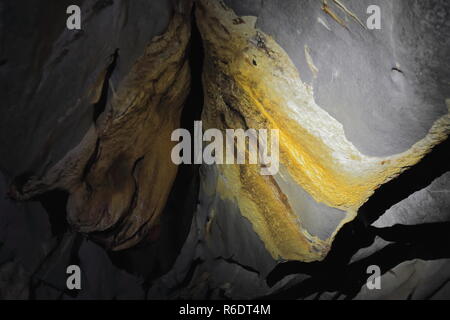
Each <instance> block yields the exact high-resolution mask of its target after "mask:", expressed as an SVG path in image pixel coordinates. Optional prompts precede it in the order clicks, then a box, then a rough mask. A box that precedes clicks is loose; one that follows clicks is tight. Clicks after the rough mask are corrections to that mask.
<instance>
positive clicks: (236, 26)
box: [196, 0, 450, 261]
mask: <svg viewBox="0 0 450 320" xmlns="http://www.w3.org/2000/svg"><path fill="white" fill-rule="evenodd" d="M196 17H197V23H198V25H199V29H200V32H201V35H202V38H203V41H204V44H205V50H206V61H205V68H204V70H205V73H204V76H203V77H204V78H203V82H204V86H205V107H204V112H203V116H202V118H203V122H204V124H205V129H208V128H220V129H222V130H224V129H227V128H232V129H238V128H243V129H245V128H255V129H279V130H280V162H281V164H280V166H282V167H283V168H285V170H286V171H287V172H288V174H289V175H290V176H291V178H292V179H293V180H294V181H295V182H296V183H297V184H298V185H299V186H301V188H303V189H304V190H305V191H306V192H308V193H309V194H310V195H311V196H312V197H313V198H314V199H315V200H316V201H317V202H320V203H323V204H326V205H327V206H329V207H333V208H337V209H341V210H344V211H345V212H347V216H346V218H345V219H344V220H343V221H341V223H340V224H339V226H338V227H337V228H336V230H335V232H334V233H333V235H332V236H330V237H329V238H328V239H326V240H320V239H318V238H317V237H313V236H311V235H310V234H309V233H308V232H307V231H306V230H305V229H304V228H303V227H302V225H301V221H300V222H299V221H298V219H296V217H298V216H301V215H298V214H296V212H295V211H294V209H293V208H291V206H290V205H289V201H288V199H287V198H286V196H285V195H284V194H283V192H282V191H281V189H280V187H279V186H278V185H277V183H276V181H275V179H274V178H273V177H270V176H269V177H267V176H261V175H260V173H259V170H260V168H259V167H258V166H256V165H219V166H218V167H219V172H220V175H219V179H218V185H217V190H218V191H219V193H220V196H221V197H223V198H228V199H231V200H233V201H234V202H236V203H237V204H238V206H239V208H240V210H241V212H242V214H243V215H244V216H245V217H246V218H248V219H249V220H250V221H251V223H252V225H253V227H254V229H255V231H256V232H257V234H258V235H259V236H260V238H261V239H262V241H263V242H264V243H265V245H266V247H267V249H268V250H269V252H270V253H271V254H272V255H273V257H274V258H279V259H293V260H301V261H315V260H320V259H323V258H324V257H325V256H326V254H327V252H328V250H329V247H330V245H331V243H332V241H333V238H334V236H335V234H336V233H337V231H338V230H339V229H340V228H341V227H342V225H343V224H344V223H346V222H348V221H350V220H352V219H353V218H354V217H355V216H356V213H357V211H358V209H359V208H360V207H361V206H362V205H363V204H364V203H365V202H366V201H367V200H368V198H369V197H370V196H371V195H372V194H373V193H374V191H375V190H376V189H377V188H378V187H380V186H381V185H382V184H384V183H386V182H388V181H389V180H391V179H393V178H395V177H396V176H398V175H399V174H400V173H402V172H403V171H404V170H406V169H407V168H408V167H411V166H413V165H415V164H416V163H417V162H418V161H420V159H421V158H422V157H423V156H424V155H425V154H427V153H428V152H429V151H430V150H431V149H432V148H433V147H434V146H435V145H437V144H439V143H440V142H442V141H443V140H445V139H446V138H447V136H448V134H449V132H450V116H449V114H447V115H445V116H443V117H441V118H440V119H439V120H437V121H436V122H435V123H434V125H433V126H432V128H431V129H430V131H429V133H428V135H427V136H426V137H425V138H424V139H422V140H420V141H418V142H417V143H416V144H414V145H413V146H412V147H411V148H410V149H409V150H407V151H405V152H403V153H401V154H398V155H394V156H390V157H385V158H376V157H368V156H365V155H363V154H361V153H360V152H359V151H358V150H357V149H356V147H355V146H354V145H353V144H352V143H351V142H349V141H348V140H347V139H346V137H345V134H344V130H343V127H342V125H341V124H340V123H339V122H338V121H337V120H335V119H334V118H333V117H331V116H330V115H329V114H328V113H327V112H326V111H324V110H323V109H322V108H320V106H318V105H317V104H316V102H315V101H314V96H313V88H311V87H308V86H307V85H305V84H304V83H303V82H302V81H301V78H300V76H299V74H298V71H297V69H296V68H295V66H294V64H293V63H292V61H291V60H290V59H289V57H288V55H287V54H286V52H285V51H284V50H283V49H282V48H281V47H280V46H279V45H278V44H277V43H276V42H275V41H274V40H273V39H272V38H271V37H270V36H268V35H266V34H264V33H263V32H262V31H260V30H258V29H255V28H254V21H255V19H254V18H250V17H243V18H240V17H238V16H237V15H236V14H235V13H234V12H233V11H232V10H231V9H229V8H227V7H226V6H225V5H224V4H223V3H222V2H220V1H217V0H199V1H197V10H196ZM305 63H306V62H305Z"/></svg>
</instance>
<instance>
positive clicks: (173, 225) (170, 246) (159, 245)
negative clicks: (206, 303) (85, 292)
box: [109, 17, 204, 286]
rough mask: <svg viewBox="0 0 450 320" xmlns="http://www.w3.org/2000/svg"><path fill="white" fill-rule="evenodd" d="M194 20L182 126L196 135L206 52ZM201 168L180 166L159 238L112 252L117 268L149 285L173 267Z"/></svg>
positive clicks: (194, 202)
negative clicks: (138, 276)
mask: <svg viewBox="0 0 450 320" xmlns="http://www.w3.org/2000/svg"><path fill="white" fill-rule="evenodd" d="M191 23H192V30H191V40H190V45H189V48H188V52H187V55H188V56H189V63H190V68H191V88H190V93H189V95H188V97H187V99H186V102H185V105H184V108H183V111H182V115H181V120H180V128H183V129H186V130H188V131H189V132H190V133H191V135H193V133H194V126H193V125H194V121H196V120H200V119H201V113H202V109H203V85H202V74H203V73H202V70H203V59H204V51H203V42H202V39H201V36H200V32H199V31H198V29H197V25H196V23H195V20H194V18H193V17H192V22H191ZM192 152H193V151H192ZM199 168H200V166H199V165H186V164H182V165H180V166H178V172H177V176H176V178H175V181H174V183H173V186H172V189H171V191H170V193H169V196H168V200H167V202H166V206H165V209H164V212H163V214H162V215H161V222H160V230H159V232H160V236H159V239H158V240H156V241H152V240H151V239H147V240H146V241H143V242H142V243H141V244H139V245H137V246H135V247H134V248H130V249H127V250H123V251H119V252H111V253H110V254H109V255H110V258H111V260H112V261H113V263H114V264H115V265H116V266H117V267H119V268H121V269H124V270H126V271H127V272H130V273H132V274H137V275H140V276H143V277H144V278H145V279H146V286H149V285H150V283H151V282H152V281H153V280H154V279H156V278H158V277H160V276H162V275H163V274H165V273H167V272H168V271H169V270H170V268H171V267H172V266H173V263H174V262H175V259H176V258H177V256H178V254H179V252H180V250H181V247H182V246H183V244H184V242H185V241H186V237H187V235H188V233H189V230H190V226H191V222H192V217H193V213H194V211H195V209H196V207H197V201H198V192H199V186H200V184H199V180H200V179H199Z"/></svg>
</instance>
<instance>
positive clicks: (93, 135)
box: [10, 1, 191, 250]
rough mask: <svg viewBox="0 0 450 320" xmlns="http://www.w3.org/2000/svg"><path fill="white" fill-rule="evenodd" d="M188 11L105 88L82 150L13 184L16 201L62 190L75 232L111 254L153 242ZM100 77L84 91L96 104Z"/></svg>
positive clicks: (182, 72)
mask: <svg viewBox="0 0 450 320" xmlns="http://www.w3.org/2000/svg"><path fill="white" fill-rule="evenodd" d="M189 5H190V1H186V6H187V7H189ZM189 12H190V10H186V12H185V13H182V12H175V13H174V15H173V17H172V19H171V21H170V23H169V25H168V27H167V30H166V31H165V32H164V33H163V34H162V35H161V36H157V37H155V38H153V39H149V43H148V45H147V46H146V48H145V50H144V52H143V53H142V55H141V56H140V57H139V58H138V59H137V60H136V61H135V62H134V64H133V66H132V67H131V70H130V71H129V72H128V74H127V75H126V76H125V77H124V79H123V80H122V81H121V82H120V83H118V84H117V85H116V87H115V88H114V87H113V86H112V82H110V89H111V91H112V94H111V96H110V98H109V99H108V103H107V105H106V106H105V110H104V111H103V112H102V113H101V114H100V116H99V117H98V119H97V121H96V122H95V124H93V125H92V127H91V128H90V129H89V131H88V133H87V134H86V135H85V137H84V138H83V139H82V141H81V142H80V143H79V145H78V146H77V147H76V148H74V149H73V150H71V151H70V152H69V153H68V154H67V155H66V156H65V157H64V158H63V159H61V160H60V161H59V162H58V163H56V164H55V165H54V166H53V167H51V168H49V169H48V170H47V172H45V173H44V175H43V176H40V177H37V176H33V177H30V178H29V179H28V181H26V183H24V184H23V185H20V184H18V183H16V184H13V185H12V186H11V191H10V194H11V195H12V196H13V197H15V198H16V199H21V200H26V199H29V198H31V197H33V196H35V195H37V194H40V193H43V192H46V191H48V190H52V189H63V190H67V191H68V192H69V200H68V204H67V215H68V220H69V222H70V224H71V225H72V227H73V228H74V229H75V230H77V231H80V232H83V233H91V234H92V236H93V237H94V238H95V239H97V240H98V241H99V242H102V243H103V244H104V245H105V246H106V247H108V248H110V249H113V250H120V249H125V248H128V247H131V246H133V245H135V244H137V243H138V242H140V241H142V240H143V239H144V238H148V237H153V238H154V237H156V236H157V235H158V232H157V230H158V224H159V218H160V215H161V213H162V211H163V209H164V206H165V204H166V200H167V197H168V195H169V192H170V190H171V188H172V184H173V181H174V179H175V176H176V173H177V167H176V165H175V164H174V163H173V162H172V161H171V157H170V154H171V149H172V147H173V146H174V145H175V143H174V142H172V141H171V139H170V137H171V133H172V132H173V131H174V130H175V129H177V128H178V127H179V126H180V118H181V112H182V110H183V105H184V102H185V100H186V97H187V95H188V93H189V87H190V70H189V63H188V61H187V55H186V51H187V47H188V44H189V41H190V30H191V26H190V23H191V15H190V13H189ZM105 74H106V72H102V73H100V74H99V75H98V81H97V82H96V83H95V84H94V87H93V88H92V89H91V90H90V91H89V92H88V95H89V98H90V100H91V101H92V103H93V104H94V103H96V102H97V101H98V100H99V99H100V92H101V89H102V86H103V85H104V84H105V82H106V81H107V79H105Z"/></svg>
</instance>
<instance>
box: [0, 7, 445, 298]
mask: <svg viewBox="0 0 450 320" xmlns="http://www.w3.org/2000/svg"><path fill="white" fill-rule="evenodd" d="M56 2H57V3H56ZM56 2H55V3H54V1H33V0H27V1H20V2H18V1H12V0H6V1H3V2H2V3H0V17H1V19H0V21H1V22H0V81H1V86H0V96H1V98H2V99H1V100H2V104H1V106H0V155H1V157H0V171H1V172H0V194H3V195H5V196H7V197H0V298H3V299H4V298H6V299H29V298H32V299H33V298H34V299H92V298H100V299H144V298H147V299H177V298H182V299H194V298H197V299H198V298H204V299H251V298H286V299H448V298H449V297H450V286H449V285H448V281H449V279H450V274H449V272H448V270H449V268H448V266H449V263H450V260H449V259H450V249H449V248H450V247H449V245H450V238H449V233H448V229H449V223H450V217H449V214H450V202H449V199H450V194H449V192H450V191H449V190H450V175H449V172H450V163H449V161H448V153H449V150H450V146H449V145H450V143H449V140H448V139H447V137H448V134H449V133H450V115H449V113H448V111H449V108H450V90H449V83H450V72H449V69H448V67H447V66H448V64H449V63H450V61H449V57H450V52H449V50H450V43H449V38H448V36H447V35H448V34H450V24H449V21H450V5H449V4H448V3H447V1H445V0H432V1H426V2H424V1H419V0H398V1H388V0H374V1H368V0H367V1H366V0H340V1H337V0H327V1H325V0H323V1H322V0H301V1H299V0H266V1H262V0H246V1H238V0H225V1H223V2H222V1H219V0H196V1H193V2H194V6H193V7H192V1H185V0H177V1H175V0H173V1H172V0H152V1H145V0H133V1H125V0H111V1H109V0H97V1H94V0H84V1H70V2H69V1H56ZM69 4H79V5H80V6H81V8H82V11H83V30H81V31H69V30H67V29H66V28H65V18H66V15H65V8H66V7H67V6H68V5H69ZM369 4H377V5H379V6H380V8H381V9H382V29H381V30H368V29H367V28H366V27H365V26H364V25H365V20H366V19H367V14H366V9H367V7H368V5H369ZM194 120H203V125H204V129H208V128H217V129H219V130H225V129H230V128H232V129H239V128H242V129H247V128H254V129H274V128H275V129H279V130H280V170H279V172H278V174H276V175H274V176H262V175H261V174H260V169H261V168H260V165H201V166H197V165H182V166H179V167H178V168H177V167H176V166H175V165H174V164H173V163H172V161H171V160H170V151H171V149H172V147H173V145H174V142H172V141H171V139H170V134H171V133H172V131H173V130H174V129H175V128H178V127H183V128H186V129H188V130H189V131H191V132H192V126H193V121H194ZM250 153H251V152H250ZM249 155H250V154H247V156H249ZM70 264H77V265H79V266H80V267H81V269H82V272H83V273H82V277H83V278H82V284H83V285H82V286H83V289H82V290H80V291H70V290H67V288H66V276H67V275H66V267H67V266H68V265H70ZM371 265H377V266H379V267H380V269H381V272H382V278H381V284H382V289H381V290H368V288H367V287H366V281H367V278H368V276H369V275H368V274H367V268H368V267H369V266H371Z"/></svg>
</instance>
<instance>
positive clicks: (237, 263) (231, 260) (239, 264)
mask: <svg viewBox="0 0 450 320" xmlns="http://www.w3.org/2000/svg"><path fill="white" fill-rule="evenodd" d="M216 260H223V261H225V262H227V263H230V264H234V265H237V266H239V267H241V268H242V269H244V270H246V271H248V272H252V273H256V274H257V275H258V276H260V274H261V273H260V272H259V271H258V270H256V269H254V268H252V267H250V266H247V265H245V264H242V263H240V262H239V261H237V260H235V259H233V257H231V258H225V257H218V258H216Z"/></svg>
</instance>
